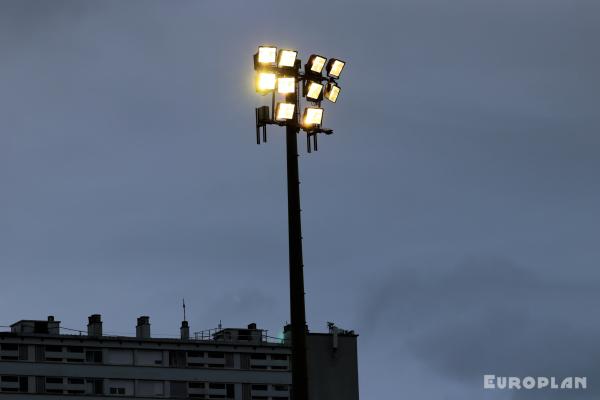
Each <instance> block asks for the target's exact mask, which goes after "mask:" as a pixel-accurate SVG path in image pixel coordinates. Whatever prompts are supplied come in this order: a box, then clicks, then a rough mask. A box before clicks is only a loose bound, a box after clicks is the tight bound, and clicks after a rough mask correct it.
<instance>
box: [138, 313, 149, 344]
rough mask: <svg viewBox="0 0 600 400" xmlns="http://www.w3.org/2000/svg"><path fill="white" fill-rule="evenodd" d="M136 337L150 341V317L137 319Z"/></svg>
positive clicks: (144, 316)
mask: <svg viewBox="0 0 600 400" xmlns="http://www.w3.org/2000/svg"><path fill="white" fill-rule="evenodd" d="M135 337H137V338H138V339H150V317H148V316H146V315H143V316H141V317H139V318H138V319H137V326H136V327H135Z"/></svg>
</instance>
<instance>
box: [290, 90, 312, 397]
mask: <svg viewBox="0 0 600 400" xmlns="http://www.w3.org/2000/svg"><path fill="white" fill-rule="evenodd" d="M297 92H298V91H297V90H296V93H293V94H289V95H287V96H286V101H288V102H290V103H294V104H297V103H298V101H297ZM296 113H298V109H297V107H296ZM295 119H296V121H297V120H298V118H295ZM299 132H300V130H299V128H298V126H297V125H295V126H291V125H288V126H287V127H286V138H285V139H286V140H285V141H286V148H287V188H288V229H289V256H290V314H291V320H292V321H291V325H292V400H308V365H307V355H306V312H305V308H304V262H303V260H302V226H301V222H300V178H299V173H298V138H297V136H298V133H299Z"/></svg>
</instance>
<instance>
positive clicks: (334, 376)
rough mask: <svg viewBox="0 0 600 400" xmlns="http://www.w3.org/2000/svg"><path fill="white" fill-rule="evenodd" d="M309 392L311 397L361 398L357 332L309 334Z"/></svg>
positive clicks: (327, 399) (315, 399)
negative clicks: (334, 336) (359, 396)
mask: <svg viewBox="0 0 600 400" xmlns="http://www.w3.org/2000/svg"><path fill="white" fill-rule="evenodd" d="M307 352H308V391H309V398H310V400H358V358H357V352H356V335H338V338H337V349H336V348H335V347H334V340H333V335H332V334H320V333H309V335H308V338H307Z"/></svg>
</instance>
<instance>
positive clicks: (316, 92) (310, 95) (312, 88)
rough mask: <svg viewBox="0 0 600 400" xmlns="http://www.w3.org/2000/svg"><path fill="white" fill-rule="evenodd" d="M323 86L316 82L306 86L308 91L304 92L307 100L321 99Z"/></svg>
mask: <svg viewBox="0 0 600 400" xmlns="http://www.w3.org/2000/svg"><path fill="white" fill-rule="evenodd" d="M322 90H323V85H321V84H320V83H317V82H310V83H309V84H308V90H307V91H306V98H307V99H309V100H319V99H320V98H321V91H322Z"/></svg>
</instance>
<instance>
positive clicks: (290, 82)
mask: <svg viewBox="0 0 600 400" xmlns="http://www.w3.org/2000/svg"><path fill="white" fill-rule="evenodd" d="M295 91H296V79H295V78H278V79H277V92H278V93H281V94H287V93H294V92H295Z"/></svg>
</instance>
